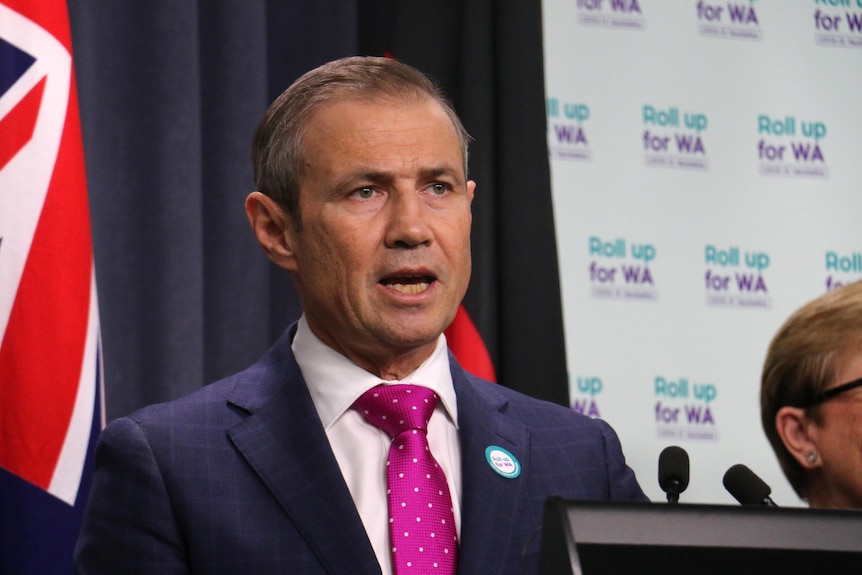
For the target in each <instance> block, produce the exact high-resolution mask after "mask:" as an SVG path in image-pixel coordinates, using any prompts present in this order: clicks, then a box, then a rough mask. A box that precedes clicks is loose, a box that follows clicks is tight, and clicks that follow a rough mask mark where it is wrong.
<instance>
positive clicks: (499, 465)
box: [485, 445, 521, 479]
mask: <svg viewBox="0 0 862 575" xmlns="http://www.w3.org/2000/svg"><path fill="white" fill-rule="evenodd" d="M485 459H487V460H488V465H490V466H491V469H493V470H494V471H496V472H497V473H499V474H500V475H502V476H503V477H505V478H506V479H515V478H516V477H518V476H519V475H521V464H520V463H518V459H517V458H516V457H515V456H514V455H512V454H511V453H509V452H508V451H506V450H505V449H503V448H502V447H498V446H496V445H489V446H488V448H487V449H485Z"/></svg>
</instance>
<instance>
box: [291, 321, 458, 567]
mask: <svg viewBox="0 0 862 575" xmlns="http://www.w3.org/2000/svg"><path fill="white" fill-rule="evenodd" d="M292 349H293V353H294V355H295V356H296V361H297V363H298V364H299V368H300V370H301V371H302V376H303V377H304V378H305V382H306V384H307V385H308V390H309V392H310V393H311V399H312V401H313V402H314V406H315V408H316V409H317V413H318V415H319V416H320V420H321V422H323V427H324V428H325V430H326V436H327V437H328V438H329V443H330V445H331V446H332V452H333V453H334V454H335V459H336V461H338V466H339V467H340V468H341V473H342V475H343V476H344V481H345V482H346V483H347V487H348V489H349V490H350V495H351V496H352V497H353V502H354V503H355V504H356V509H357V510H358V511H359V516H360V517H361V518H362V523H363V525H364V526H365V531H366V532H367V533H368V539H369V541H370V542H371V546H372V547H373V548H374V553H375V554H376V555H377V561H378V562H379V563H380V567H381V569H382V570H383V575H391V573H392V554H391V551H390V547H391V544H390V542H389V519H388V517H389V513H388V505H387V501H386V458H387V455H388V453H389V444H390V443H391V439H390V438H389V436H388V435H387V434H386V432H385V431H383V430H381V429H379V428H378V427H376V426H374V425H372V424H370V423H368V422H366V421H365V419H364V418H363V417H362V416H361V415H360V414H359V412H358V411H356V410H355V409H351V407H352V405H353V402H355V401H356V400H357V399H358V398H359V396H360V395H362V394H363V393H365V392H366V391H368V390H369V389H371V388H372V387H375V386H377V385H380V384H381V383H385V384H396V383H412V384H414V385H421V386H423V387H427V388H430V389H432V390H434V391H435V392H436V393H437V395H438V397H439V398H440V400H439V401H438V402H437V407H436V408H435V409H434V413H433V415H432V416H431V421H430V422H429V423H428V444H429V445H430V447H431V453H432V454H433V455H434V458H435V459H436V460H437V462H438V463H439V464H440V466H441V467H442V468H443V472H444V473H445V474H446V481H447V483H448V484H449V492H450V493H451V494H452V506H453V509H454V511H455V529H456V530H457V532H458V534H459V537H460V533H461V504H460V502H461V448H460V445H459V443H458V409H457V407H458V406H457V402H456V398H455V389H454V388H453V386H452V374H451V372H450V371H449V355H448V351H447V348H446V336H444V335H442V334H441V335H440V338H439V339H438V340H437V345H436V346H435V348H434V351H433V352H432V353H431V356H430V357H428V359H426V360H425V361H424V362H423V363H422V365H420V366H419V368H418V369H416V371H414V372H413V373H411V374H410V375H408V376H407V377H405V378H404V379H402V380H397V381H388V380H387V381H384V380H382V379H381V378H379V377H377V376H376V375H374V374H372V373H370V372H367V371H365V370H364V369H362V368H361V367H359V366H357V365H356V364H354V363H353V362H351V361H350V360H349V359H347V358H346V357H345V356H343V355H341V354H340V353H338V352H337V351H335V350H334V349H332V348H330V347H329V346H327V345H326V344H324V343H323V342H322V341H320V340H319V339H318V338H317V336H315V335H314V334H313V333H312V332H311V328H309V327H308V322H307V321H306V319H305V316H303V317H301V318H300V320H299V325H298V327H297V330H296V337H294V339H293V345H292Z"/></svg>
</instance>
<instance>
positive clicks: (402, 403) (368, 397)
mask: <svg viewBox="0 0 862 575" xmlns="http://www.w3.org/2000/svg"><path fill="white" fill-rule="evenodd" d="M436 404H437V394H436V393H434V392H433V391H431V390H430V389H428V388H427V387H421V386H418V385H409V384H399V385H378V386H377V387H372V388H371V389H369V390H368V391H366V392H365V393H363V394H362V395H361V396H360V397H359V399H357V400H356V403H354V406H355V407H356V409H358V410H359V413H361V414H362V416H363V417H364V418H365V419H366V421H368V423H370V424H371V425H374V426H377V427H379V428H380V429H382V430H383V431H385V432H386V433H388V434H389V436H390V437H395V436H396V435H398V434H399V433H403V432H404V431H407V430H408V429H420V430H422V431H423V432H426V433H427V428H428V421H429V420H430V419H431V414H432V413H434V406H435V405H436Z"/></svg>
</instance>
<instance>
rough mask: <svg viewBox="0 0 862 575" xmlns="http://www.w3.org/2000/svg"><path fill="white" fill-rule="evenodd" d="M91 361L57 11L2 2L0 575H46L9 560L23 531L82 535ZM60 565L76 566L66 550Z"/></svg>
mask: <svg viewBox="0 0 862 575" xmlns="http://www.w3.org/2000/svg"><path fill="white" fill-rule="evenodd" d="M99 356H100V343H99V317H98V305H97V299H96V284H95V273H94V266H93V250H92V242H91V236H90V217H89V208H88V200H87V186H86V177H85V170H84V152H83V144H82V141H81V127H80V119H79V115H78V100H77V95H76V87H75V75H74V68H73V61H72V46H71V33H70V29H69V17H68V11H67V6H66V2H65V0H0V468H2V469H0V572H3V573H8V572H33V573H35V572H40V573H41V572H45V571H36V570H35V569H34V568H32V567H24V566H32V565H35V563H27V562H26V561H28V560H25V559H14V560H13V559H11V558H10V557H11V556H12V554H14V553H18V552H20V551H21V550H22V548H23V547H26V545H25V544H22V543H21V541H20V539H21V538H22V537H24V535H25V534H22V533H20V531H21V530H22V529H23V530H24V531H26V535H32V534H33V533H34V532H36V531H38V530H39V524H40V521H41V522H50V523H52V525H51V526H50V528H51V529H54V530H57V529H58V525H56V523H57V522H58V521H62V520H64V513H65V511H64V509H66V508H68V510H69V514H70V515H69V517H70V520H71V521H73V522H74V521H77V522H78V523H77V525H79V524H80V518H79V517H78V513H77V512H75V513H72V512H73V510H76V507H77V506H76V503H79V504H80V503H82V500H83V499H85V497H82V492H83V491H85V489H82V486H86V485H87V484H88V478H87V476H86V473H85V469H86V466H87V461H88V455H89V454H90V446H91V441H92V439H93V438H94V437H95V436H96V435H97V433H98V430H99V429H101V427H102V426H103V423H104V421H103V419H104V416H103V413H104V409H103V408H102V398H103V394H102V392H101V389H100V386H101V379H102V378H101V371H102V370H101V367H100V357H99ZM84 495H86V494H85V493H84ZM10 513H11V514H14V517H9V515H10ZM40 517H41V518H42V519H40ZM49 519H50V520H49ZM10 522H12V524H14V525H16V526H17V527H14V528H13V527H10V526H9V525H10ZM43 527H45V528H46V529H47V528H48V527H49V526H47V525H45V526H43ZM59 530H60V531H62V530H63V528H62V526H59ZM76 533H77V527H76V526H75V525H74V524H73V525H71V526H70V527H68V528H66V530H65V536H64V537H65V542H64V543H63V545H65V546H66V547H69V545H70V544H69V540H70V539H71V544H74V536H75V535H76ZM39 540H40V544H39V545H45V544H46V542H48V543H50V536H49V535H44V534H40V535H39ZM13 547H14V548H13ZM33 551H34V552H36V553H39V554H50V550H47V549H43V548H34V549H33ZM61 553H62V554H63V555H65V554H66V553H68V559H67V561H68V562H69V565H71V548H70V547H69V548H68V549H64V550H62V551H61Z"/></svg>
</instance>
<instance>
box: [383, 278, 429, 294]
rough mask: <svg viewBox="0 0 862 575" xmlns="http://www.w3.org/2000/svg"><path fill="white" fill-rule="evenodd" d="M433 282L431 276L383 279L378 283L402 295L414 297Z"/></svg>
mask: <svg viewBox="0 0 862 575" xmlns="http://www.w3.org/2000/svg"><path fill="white" fill-rule="evenodd" d="M433 282H434V278H433V277H431V276H417V277H392V278H385V279H383V280H381V282H380V283H382V284H383V285H385V286H386V287H388V288H391V289H394V290H395V291H398V292H401V293H403V294H407V295H416V294H420V293H422V292H424V291H425V290H427V289H428V288H429V287H430V286H431V284H432V283H433Z"/></svg>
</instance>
